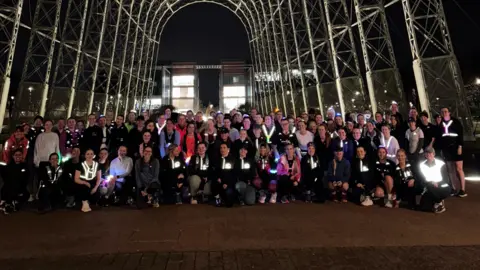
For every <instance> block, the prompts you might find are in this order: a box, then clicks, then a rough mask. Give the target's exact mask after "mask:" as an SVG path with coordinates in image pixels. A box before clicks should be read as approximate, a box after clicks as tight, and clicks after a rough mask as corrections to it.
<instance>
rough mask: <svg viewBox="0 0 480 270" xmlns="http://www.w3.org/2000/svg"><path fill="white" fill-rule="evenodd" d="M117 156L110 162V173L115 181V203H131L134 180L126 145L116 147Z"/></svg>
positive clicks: (131, 161)
mask: <svg viewBox="0 0 480 270" xmlns="http://www.w3.org/2000/svg"><path fill="white" fill-rule="evenodd" d="M117 153H118V157H117V158H115V159H114V160H112V163H111V164H110V175H112V179H111V180H110V181H113V182H112V184H113V183H115V203H117V204H118V203H119V204H129V205H132V204H133V198H132V197H133V188H134V187H135V181H134V180H133V178H132V169H133V160H132V159H131V158H130V157H128V156H127V147H126V146H120V147H118V151H117Z"/></svg>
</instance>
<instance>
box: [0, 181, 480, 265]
mask: <svg viewBox="0 0 480 270" xmlns="http://www.w3.org/2000/svg"><path fill="white" fill-rule="evenodd" d="M468 191H469V197H467V198H465V199H460V198H451V199H448V201H447V203H446V205H447V209H448V210H447V212H445V213H444V214H441V215H435V214H431V213H421V212H414V211H410V210H406V209H385V208H380V207H375V206H374V207H370V208H363V207H360V206H356V205H353V204H334V203H327V204H325V205H317V204H305V203H302V202H297V203H293V204H290V205H257V206H253V207H234V208H231V209H225V208H221V209H218V208H215V207H212V206H208V205H181V206H162V207H160V208H158V209H146V210H141V211H139V210H134V209H120V208H108V209H94V211H92V212H91V213H87V214H84V213H81V212H79V211H67V210H58V211H55V212H52V213H49V214H46V215H38V214H36V213H32V212H28V211H21V212H18V213H14V214H12V215H10V216H0V228H1V229H0V270H5V269H39V270H43V269H51V270H56V269H79V270H81V269H88V270H94V269H238V270H240V269H254V268H257V269H480V256H479V254H480V234H479V231H480V229H479V228H480V215H479V213H480V184H471V183H470V184H469V190H468Z"/></svg>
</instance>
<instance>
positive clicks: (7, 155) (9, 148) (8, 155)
mask: <svg viewBox="0 0 480 270" xmlns="http://www.w3.org/2000/svg"><path fill="white" fill-rule="evenodd" d="M28 146H29V142H28V139H27V138H25V137H23V139H21V140H20V141H18V142H17V139H15V135H12V136H10V138H9V139H8V140H7V141H6V142H5V146H4V148H3V155H2V160H3V162H5V163H10V160H12V155H13V152H15V150H17V149H21V150H22V151H23V160H25V158H26V157H27V151H28Z"/></svg>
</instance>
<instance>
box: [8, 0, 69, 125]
mask: <svg viewBox="0 0 480 270" xmlns="http://www.w3.org/2000/svg"><path fill="white" fill-rule="evenodd" d="M61 7H62V0H38V1H37V5H36V7H35V14H34V17H33V25H32V29H31V31H30V39H29V41H28V47H27V56H26V58H25V64H24V67H23V73H22V77H21V79H20V85H19V91H18V97H17V100H22V94H23V89H24V88H25V83H26V82H39V83H40V84H41V85H42V89H41V91H42V95H41V100H40V108H39V114H40V115H42V116H43V115H45V108H46V105H47V97H48V89H49V82H50V73H51V70H52V62H53V53H54V51H55V39H56V37H57V32H58V24H59V21H60V13H61ZM40 30H41V31H42V33H43V34H45V35H42V34H40Z"/></svg>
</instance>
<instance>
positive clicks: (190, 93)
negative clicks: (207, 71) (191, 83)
mask: <svg viewBox="0 0 480 270" xmlns="http://www.w3.org/2000/svg"><path fill="white" fill-rule="evenodd" d="M193 96H194V92H193V87H188V89H187V97H189V98H193Z"/></svg>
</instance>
